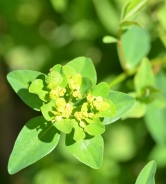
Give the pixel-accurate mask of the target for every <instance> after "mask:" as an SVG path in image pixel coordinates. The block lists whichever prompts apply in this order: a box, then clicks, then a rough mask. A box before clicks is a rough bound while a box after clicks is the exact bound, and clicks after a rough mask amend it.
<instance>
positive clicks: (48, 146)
mask: <svg viewBox="0 0 166 184" xmlns="http://www.w3.org/2000/svg"><path fill="white" fill-rule="evenodd" d="M59 137H60V134H59V132H58V131H57V129H56V128H55V127H54V125H53V124H52V123H51V122H48V121H46V120H45V119H44V118H43V117H36V118H33V119H31V120H30V121H28V122H27V124H26V125H25V126H24V127H23V129H22V130H21V132H20V134H19V135H18V137H17V140H16V142H15V145H14V148H13V151H12V153H11V156H10V159H9V164H8V171H9V173H10V174H14V173H16V172H18V171H20V170H21V169H23V168H25V167H27V166H28V165H31V164H33V163H34V162H36V161H38V160H39V159H41V158H42V157H44V156H45V155H47V154H48V153H50V152H51V151H52V150H53V149H54V148H55V147H56V145H57V143H58V141H59Z"/></svg>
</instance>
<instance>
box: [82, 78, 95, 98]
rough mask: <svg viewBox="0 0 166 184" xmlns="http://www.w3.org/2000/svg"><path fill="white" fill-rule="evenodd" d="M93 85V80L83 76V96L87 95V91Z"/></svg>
mask: <svg viewBox="0 0 166 184" xmlns="http://www.w3.org/2000/svg"><path fill="white" fill-rule="evenodd" d="M92 86H93V84H92V81H91V80H90V79H89V78H87V77H82V83H81V86H80V92H81V94H82V95H83V97H84V96H85V95H86V92H87V91H88V90H89V89H90V88H91V87H92Z"/></svg>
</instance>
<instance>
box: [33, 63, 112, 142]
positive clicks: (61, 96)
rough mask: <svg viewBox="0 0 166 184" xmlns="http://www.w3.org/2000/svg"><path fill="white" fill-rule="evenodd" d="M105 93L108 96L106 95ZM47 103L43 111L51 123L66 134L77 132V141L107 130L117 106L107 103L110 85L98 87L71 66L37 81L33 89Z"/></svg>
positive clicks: (63, 67) (101, 84)
mask: <svg viewBox="0 0 166 184" xmlns="http://www.w3.org/2000/svg"><path fill="white" fill-rule="evenodd" d="M103 90H104V93H103ZM29 92H30V93H35V94H37V95H38V96H39V98H40V99H41V100H42V101H43V106H42V107H41V112H42V114H43V116H44V118H45V119H46V120H47V121H51V122H52V123H54V125H55V127H56V128H57V129H58V130H60V131H61V132H64V133H66V134H68V133H70V132H71V131H72V130H74V135H73V139H74V140H76V141H78V140H83V139H84V138H85V136H86V133H87V134H89V135H91V136H96V135H100V134H102V133H103V132H104V131H105V127H104V125H103V123H102V121H101V119H102V118H103V117H110V116H111V110H112V108H114V104H113V103H112V102H111V101H109V100H107V98H106V97H107V96H108V94H109V86H108V85H107V84H106V83H104V82H102V83H100V84H98V85H94V84H93V83H92V81H91V80H90V79H89V78H87V77H83V76H82V75H81V74H79V73H76V71H75V70H74V69H73V68H72V67H70V66H67V65H66V66H61V65H55V66H54V67H53V68H52V69H51V70H50V72H49V73H48V75H47V76H45V79H36V80H34V81H33V82H32V84H31V85H30V87H29Z"/></svg>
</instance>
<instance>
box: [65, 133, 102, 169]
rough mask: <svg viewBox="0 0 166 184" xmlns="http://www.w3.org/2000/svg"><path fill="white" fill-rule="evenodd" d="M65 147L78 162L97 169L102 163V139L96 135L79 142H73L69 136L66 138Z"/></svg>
mask: <svg viewBox="0 0 166 184" xmlns="http://www.w3.org/2000/svg"><path fill="white" fill-rule="evenodd" d="M66 147H67V149H68V150H69V152H70V153H71V154H72V155H73V156H75V157H76V158H77V159H78V160H79V161H80V162H83V163H84V164H86V165H88V166H90V167H92V168H94V169H99V168H100V166H101V164H102V161H103V150H104V144H103V138H102V137H101V136H100V135H98V136H95V137H88V138H85V139H84V140H81V141H76V142H75V141H74V140H73V138H72V136H71V135H70V134H67V136H66Z"/></svg>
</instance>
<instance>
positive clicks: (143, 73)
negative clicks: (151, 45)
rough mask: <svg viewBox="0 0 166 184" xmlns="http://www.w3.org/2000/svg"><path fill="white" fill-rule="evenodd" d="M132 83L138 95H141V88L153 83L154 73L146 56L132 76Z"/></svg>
mask: <svg viewBox="0 0 166 184" xmlns="http://www.w3.org/2000/svg"><path fill="white" fill-rule="evenodd" d="M134 84H135V89H136V93H137V95H138V96H141V92H142V89H143V88H145V87H147V86H153V85H154V74H153V71H152V67H151V65H150V61H149V60H148V59H147V58H144V59H143V60H142V61H141V65H140V66H139V69H138V71H137V73H136V75H135V77H134Z"/></svg>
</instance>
